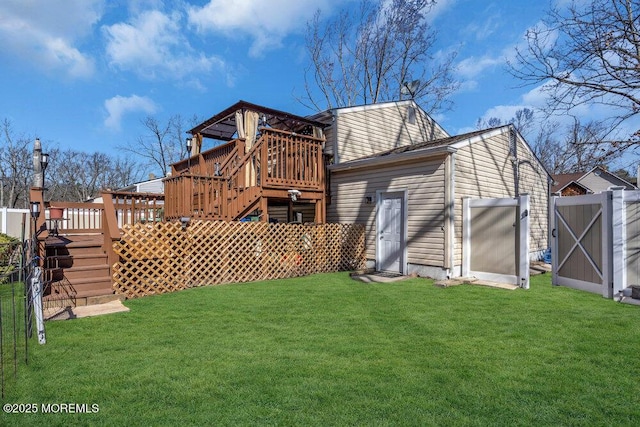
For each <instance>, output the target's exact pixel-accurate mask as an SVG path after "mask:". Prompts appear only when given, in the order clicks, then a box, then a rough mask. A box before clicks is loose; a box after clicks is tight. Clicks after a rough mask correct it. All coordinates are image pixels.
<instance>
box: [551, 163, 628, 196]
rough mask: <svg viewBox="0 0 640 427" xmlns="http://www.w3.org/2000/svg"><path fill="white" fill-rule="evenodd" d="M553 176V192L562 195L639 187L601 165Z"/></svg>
mask: <svg viewBox="0 0 640 427" xmlns="http://www.w3.org/2000/svg"><path fill="white" fill-rule="evenodd" d="M551 177H552V178H553V181H554V182H553V186H552V187H551V193H552V194H560V195H561V196H579V195H582V194H593V193H600V192H602V191H606V190H607V189H608V188H609V187H624V189H625V190H636V189H637V187H636V186H635V185H633V184H631V183H630V182H627V181H625V180H624V179H622V178H620V177H619V176H616V175H615V174H612V173H611V172H609V171H607V170H606V169H605V168H603V167H601V166H596V167H594V168H593V169H591V170H590V171H588V172H577V173H564V174H556V175H552V176H551Z"/></svg>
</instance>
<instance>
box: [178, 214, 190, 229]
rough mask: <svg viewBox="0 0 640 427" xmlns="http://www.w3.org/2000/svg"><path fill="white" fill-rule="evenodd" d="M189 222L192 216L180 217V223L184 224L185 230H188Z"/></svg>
mask: <svg viewBox="0 0 640 427" xmlns="http://www.w3.org/2000/svg"><path fill="white" fill-rule="evenodd" d="M189 222H191V218H189V217H188V216H183V217H180V223H181V224H182V229H183V230H186V228H187V225H189Z"/></svg>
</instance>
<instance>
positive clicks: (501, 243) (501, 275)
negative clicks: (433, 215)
mask: <svg viewBox="0 0 640 427" xmlns="http://www.w3.org/2000/svg"><path fill="white" fill-rule="evenodd" d="M529 205H530V200H529V195H528V194H523V195H521V196H519V197H515V198H502V199H472V198H469V197H465V198H463V199H462V211H463V213H462V221H463V224H462V275H463V276H465V277H468V276H473V277H477V278H478V279H481V280H490V281H495V282H501V283H509V284H514V285H518V286H520V287H521V288H524V289H529V246H530V236H529V229H530V225H529Z"/></svg>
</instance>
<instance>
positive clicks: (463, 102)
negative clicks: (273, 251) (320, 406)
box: [0, 0, 593, 154]
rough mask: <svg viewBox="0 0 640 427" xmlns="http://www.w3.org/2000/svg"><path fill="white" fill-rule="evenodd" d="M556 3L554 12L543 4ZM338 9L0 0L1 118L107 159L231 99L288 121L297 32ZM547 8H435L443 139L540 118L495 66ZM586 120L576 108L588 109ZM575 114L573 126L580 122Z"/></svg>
mask: <svg viewBox="0 0 640 427" xmlns="http://www.w3.org/2000/svg"><path fill="white" fill-rule="evenodd" d="M557 1H562V0H553V2H554V4H555V2H557ZM353 4H354V2H353V1H348V0H343V1H339V0H235V1H233V0H208V1H207V0H199V1H197V0H190V1H180V0H178V1H161V0H129V1H127V0H114V1H106V0H65V1H51V0H3V1H2V2H0V40H2V43H0V76H1V77H2V78H1V79H0V85H1V91H0V119H5V118H7V119H9V120H11V122H12V123H13V127H14V130H15V131H16V132H17V133H19V134H20V135H24V136H27V137H30V138H31V137H35V136H39V137H40V138H41V139H42V141H43V144H44V146H45V150H46V148H47V146H55V147H59V148H62V149H67V148H71V149H75V150H82V151H88V152H93V151H101V152H106V153H108V154H118V150H117V147H118V146H125V145H129V144H133V143H134V142H135V140H136V139H137V137H138V136H139V135H142V134H143V133H144V130H143V127H142V125H141V124H140V120H141V119H143V118H144V117H146V116H148V115H153V116H155V117H157V118H159V119H161V120H162V119H166V118H168V117H169V116H171V115H173V114H181V115H182V116H184V117H191V116H193V115H197V116H198V117H200V118H203V119H204V118H208V117H210V116H211V115H213V114H215V113H217V112H219V111H221V110H222V109H224V108H226V107H228V106H229V105H231V104H232V103H234V102H236V101H238V100H240V99H243V100H246V101H250V102H254V103H257V104H262V105H265V106H268V107H271V108H276V109H280V110H285V111H289V112H292V113H295V114H299V115H306V114H310V113H313V111H310V110H307V109H306V108H305V107H303V106H302V105H301V104H300V103H299V102H298V101H296V99H295V96H296V95H302V93H303V68H304V64H305V49H304V31H305V25H306V22H307V21H308V20H309V19H310V18H311V17H312V15H313V13H314V11H315V10H316V9H318V8H320V9H322V11H323V15H324V16H331V15H332V14H335V13H336V12H337V11H338V10H339V9H340V8H341V7H343V6H349V5H353ZM550 4H551V3H549V2H547V1H540V2H538V1H527V0H495V1H479V0H440V1H439V2H438V4H437V6H436V8H435V9H434V10H433V11H432V13H431V18H430V19H431V21H432V25H433V26H434V27H435V28H436V29H437V30H438V34H439V37H438V40H439V42H438V49H440V50H441V51H442V52H443V53H444V52H449V51H451V50H457V51H458V52H459V53H458V56H457V62H456V66H457V71H456V78H457V79H458V80H459V81H460V82H461V87H460V89H459V91H458V92H457V93H456V94H455V95H454V97H453V101H454V102H455V105H454V109H453V110H451V111H448V112H446V113H443V114H438V115H436V116H435V118H436V120H437V121H438V122H439V123H440V124H441V125H442V126H443V127H444V128H445V129H446V130H447V131H449V133H451V134H457V133H461V132H465V131H469V130H472V129H474V128H475V124H476V121H477V120H478V118H480V117H492V116H493V117H499V118H502V119H508V118H510V117H512V115H513V113H514V112H515V110H517V109H519V108H522V107H525V106H528V107H535V106H541V105H542V103H543V101H544V100H543V97H542V95H541V93H540V91H539V88H535V87H524V88H522V87H518V85H519V82H518V81H514V80H513V79H512V78H511V77H510V75H509V74H508V73H507V72H506V70H505V60H506V59H507V58H509V57H512V55H513V54H514V49H515V47H516V46H517V45H519V44H522V43H523V40H524V39H523V36H524V34H525V31H526V30H527V28H530V27H532V26H534V25H536V23H538V22H539V21H540V19H541V18H542V17H543V12H544V10H545V9H547V8H548V7H549V5H550ZM587 110H588V109H587ZM592 113H593V112H592V111H585V116H587V117H588V116H589V115H590V114H592Z"/></svg>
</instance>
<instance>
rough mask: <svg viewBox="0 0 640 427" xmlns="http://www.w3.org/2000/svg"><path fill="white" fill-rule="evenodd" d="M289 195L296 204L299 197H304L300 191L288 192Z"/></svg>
mask: <svg viewBox="0 0 640 427" xmlns="http://www.w3.org/2000/svg"><path fill="white" fill-rule="evenodd" d="M288 193H289V197H291V201H292V202H295V201H296V200H298V197H300V195H302V193H301V192H300V191H298V190H288Z"/></svg>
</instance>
